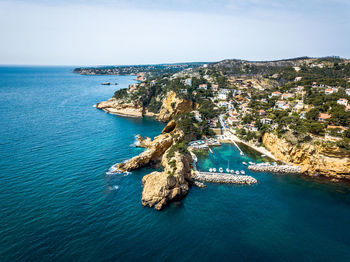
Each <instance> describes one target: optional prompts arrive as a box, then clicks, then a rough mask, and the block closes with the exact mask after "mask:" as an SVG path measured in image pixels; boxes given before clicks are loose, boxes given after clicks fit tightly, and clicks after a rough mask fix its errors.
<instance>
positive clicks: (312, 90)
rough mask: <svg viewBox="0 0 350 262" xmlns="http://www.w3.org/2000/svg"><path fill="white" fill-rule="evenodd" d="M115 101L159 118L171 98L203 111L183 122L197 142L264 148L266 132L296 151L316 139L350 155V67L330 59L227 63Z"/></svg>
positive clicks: (141, 86) (136, 87) (147, 78)
mask: <svg viewBox="0 0 350 262" xmlns="http://www.w3.org/2000/svg"><path fill="white" fill-rule="evenodd" d="M137 80H139V82H138V83H137V84H133V85H130V86H129V88H127V89H121V90H118V91H116V92H115V95H114V97H115V98H117V99H123V100H124V101H128V102H131V103H135V104H138V105H139V106H142V107H145V108H147V109H148V111H150V112H153V113H159V110H160V108H161V106H162V100H163V99H164V97H165V96H166V94H168V93H169V92H170V91H172V92H175V93H176V95H177V96H178V97H180V98H183V99H187V100H191V101H193V102H194V103H195V104H196V105H197V107H196V109H195V110H193V111H191V112H187V113H185V114H182V115H181V116H177V120H178V121H179V122H180V125H179V126H180V127H182V128H183V130H184V131H185V132H191V133H194V134H196V136H197V138H202V137H203V136H213V135H214V134H218V133H219V132H220V130H221V132H222V131H224V132H225V133H226V134H227V133H230V134H233V135H235V136H237V137H239V138H240V139H241V140H243V141H250V142H251V143H253V144H255V145H261V143H262V137H263V135H264V133H266V132H274V133H275V134H277V135H278V136H279V137H283V138H285V139H286V140H287V141H289V142H291V143H292V144H296V143H300V142H307V141H310V140H314V141H316V142H317V143H320V144H321V145H325V146H327V145H336V146H338V147H340V148H342V149H345V150H350V130H349V126H350V102H349V101H350V61H349V60H345V59H341V58H337V57H327V58H319V59H311V58H300V59H292V60H281V61H275V62H247V61H242V60H224V61H222V62H219V63H212V64H203V65H201V66H200V67H195V68H186V69H185V70H183V71H180V72H177V73H175V74H163V75H161V76H152V75H150V74H145V73H144V72H139V73H138V74H137Z"/></svg>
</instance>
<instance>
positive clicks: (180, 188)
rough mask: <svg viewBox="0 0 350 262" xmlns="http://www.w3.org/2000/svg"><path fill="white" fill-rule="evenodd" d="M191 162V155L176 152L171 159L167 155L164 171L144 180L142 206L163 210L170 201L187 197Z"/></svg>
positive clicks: (164, 161) (164, 159)
mask: <svg viewBox="0 0 350 262" xmlns="http://www.w3.org/2000/svg"><path fill="white" fill-rule="evenodd" d="M191 161H192V158H191V156H190V155H189V154H180V153H179V152H175V154H174V156H173V157H171V158H169V157H168V155H167V153H165V154H164V155H163V157H162V165H163V166H164V171H163V172H152V173H151V174H149V175H146V176H144V177H143V178H142V185H143V190H142V205H143V206H149V207H154V208H155V209H157V210H161V209H162V208H163V207H164V206H165V205H166V204H167V203H168V202H169V201H171V200H176V199H181V198H183V197H184V196H185V195H187V193H188V190H189V184H188V182H187V180H188V179H189V176H190V172H191V170H190V163H191Z"/></svg>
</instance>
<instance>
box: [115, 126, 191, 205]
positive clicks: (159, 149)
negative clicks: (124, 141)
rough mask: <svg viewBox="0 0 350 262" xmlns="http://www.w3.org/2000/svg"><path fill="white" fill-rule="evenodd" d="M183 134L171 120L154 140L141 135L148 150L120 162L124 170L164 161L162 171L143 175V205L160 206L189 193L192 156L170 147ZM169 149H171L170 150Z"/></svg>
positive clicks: (142, 143) (141, 142) (139, 137)
mask: <svg viewBox="0 0 350 262" xmlns="http://www.w3.org/2000/svg"><path fill="white" fill-rule="evenodd" d="M183 136H184V134H183V133H182V132H181V131H179V130H177V129H176V122H175V121H173V120H172V121H170V122H169V123H168V124H167V126H166V127H165V128H164V129H163V131H162V134H160V135H159V136H157V137H155V138H154V140H153V141H152V140H151V139H150V138H142V137H141V136H138V137H137V139H138V141H139V146H141V147H145V148H147V150H146V151H144V152H142V153H141V154H139V155H138V156H135V157H133V158H132V159H130V160H128V161H126V162H124V163H120V164H118V165H117V168H118V169H119V170H121V171H131V170H134V169H138V168H140V167H143V166H146V165H149V164H152V163H161V164H162V166H163V167H164V170H163V171H162V172H152V173H151V174H149V175H146V176H144V177H143V179H142V184H143V190H142V205H144V206H149V207H154V208H155V209H157V210H160V209H162V208H163V207H164V206H165V205H166V204H167V203H168V202H169V201H171V200H175V199H180V198H182V197H183V196H185V195H186V194H187V192H188V189H189V184H188V180H189V179H190V178H189V177H190V173H191V169H190V163H191V161H192V157H191V155H190V154H189V153H187V154H184V153H179V152H178V151H177V150H172V149H171V147H172V145H174V144H175V143H176V142H178V141H179V140H182V138H183ZM170 151H172V152H171V153H169V152H170Z"/></svg>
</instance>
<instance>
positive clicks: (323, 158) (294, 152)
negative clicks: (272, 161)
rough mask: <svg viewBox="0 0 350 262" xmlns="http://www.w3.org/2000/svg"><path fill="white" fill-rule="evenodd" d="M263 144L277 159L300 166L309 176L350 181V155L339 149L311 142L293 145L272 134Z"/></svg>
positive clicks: (266, 135) (268, 135)
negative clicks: (315, 175)
mask: <svg viewBox="0 0 350 262" xmlns="http://www.w3.org/2000/svg"><path fill="white" fill-rule="evenodd" d="M263 144H264V145H265V146H266V148H267V149H268V150H269V151H270V152H271V153H272V154H273V155H274V156H275V157H276V158H277V159H279V160H282V161H284V162H287V163H290V164H295V165H299V166H301V167H302V171H303V172H305V173H307V174H309V175H314V174H321V175H323V176H326V177H331V178H337V179H350V153H349V152H346V151H345V150H342V149H340V148H338V147H326V148H325V147H323V146H321V145H317V144H314V143H309V142H308V143H300V144H298V145H291V144H290V143H288V142H287V141H286V140H284V139H282V138H278V137H277V135H274V134H271V133H266V134H265V135H264V137H263Z"/></svg>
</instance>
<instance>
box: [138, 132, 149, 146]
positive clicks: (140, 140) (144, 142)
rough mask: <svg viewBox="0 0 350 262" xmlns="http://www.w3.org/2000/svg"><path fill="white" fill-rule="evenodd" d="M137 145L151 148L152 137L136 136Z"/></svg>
mask: <svg viewBox="0 0 350 262" xmlns="http://www.w3.org/2000/svg"><path fill="white" fill-rule="evenodd" d="M136 140H137V147H144V148H150V147H151V146H152V139H151V138H150V137H145V138H143V137H142V136H140V135H137V136H136Z"/></svg>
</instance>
